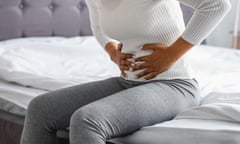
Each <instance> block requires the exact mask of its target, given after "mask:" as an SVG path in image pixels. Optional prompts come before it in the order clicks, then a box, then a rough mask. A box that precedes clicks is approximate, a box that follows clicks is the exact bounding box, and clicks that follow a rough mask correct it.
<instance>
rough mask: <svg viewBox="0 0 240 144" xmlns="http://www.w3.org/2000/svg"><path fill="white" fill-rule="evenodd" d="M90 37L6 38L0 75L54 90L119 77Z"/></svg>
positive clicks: (1, 50) (0, 57)
mask: <svg viewBox="0 0 240 144" xmlns="http://www.w3.org/2000/svg"><path fill="white" fill-rule="evenodd" d="M119 75H120V71H119V68H118V67H117V66H116V65H115V64H114V63H113V62H112V61H111V60H110V58H109V56H108V54H107V53H106V52H105V50H104V49H103V48H102V47H101V46H100V45H99V43H98V42H97V41H96V39H95V38H94V37H93V36H89V37H74V38H63V37H48V38H46V37H45V38H25V39H16V40H8V41H4V42H1V43H0V78H1V79H4V80H6V81H10V82H16V83H19V84H22V85H25V86H32V87H36V88H40V89H47V90H54V89H58V88H63V87H67V86H71V85H75V84H79V83H85V82H90V81H96V80H102V79H106V78H109V77H112V76H119Z"/></svg>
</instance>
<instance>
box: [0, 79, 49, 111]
mask: <svg viewBox="0 0 240 144" xmlns="http://www.w3.org/2000/svg"><path fill="white" fill-rule="evenodd" d="M46 92H47V91H46V90H41V89H36V88H31V87H25V86H21V85H18V84H16V83H9V82H6V81H3V80H0V110H2V111H6V112H8V113H11V114H15V115H19V116H24V115H25V112H26V109H27V106H28V104H29V102H30V101H31V100H32V99H33V98H34V97H36V96H38V95H40V94H43V93H46Z"/></svg>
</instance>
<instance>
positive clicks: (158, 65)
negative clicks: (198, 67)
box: [130, 37, 194, 80]
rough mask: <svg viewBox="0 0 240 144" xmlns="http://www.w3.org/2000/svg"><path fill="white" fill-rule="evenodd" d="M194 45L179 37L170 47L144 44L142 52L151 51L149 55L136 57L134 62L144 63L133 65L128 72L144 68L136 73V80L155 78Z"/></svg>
mask: <svg viewBox="0 0 240 144" xmlns="http://www.w3.org/2000/svg"><path fill="white" fill-rule="evenodd" d="M193 46H194V45H193V44H191V43H189V42H187V41H186V40H184V39H183V38H182V37H179V38H178V39H177V40H176V41H175V42H174V43H173V44H172V45H171V46H169V47H168V46H165V45H161V44H154V43H153V44H145V45H143V48H142V50H149V49H150V50H153V52H152V53H151V54H150V55H147V56H142V57H138V58H136V59H135V61H136V62H137V61H144V62H145V63H143V64H140V65H135V66H132V67H131V68H130V71H131V70H132V71H135V70H140V69H143V68H146V69H145V70H144V71H142V72H140V73H138V74H137V75H136V78H140V77H143V76H146V75H148V76H146V77H145V79H146V80H149V79H152V78H154V77H156V76H157V75H158V74H160V73H162V72H164V71H166V70H167V69H168V68H169V67H170V66H172V65H173V64H174V63H175V62H176V61H177V60H178V59H179V58H180V57H182V55H184V54H185V53H186V52H187V51H188V50H189V49H191V48H192V47H193Z"/></svg>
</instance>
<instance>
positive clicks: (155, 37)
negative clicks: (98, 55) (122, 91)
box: [86, 0, 231, 81]
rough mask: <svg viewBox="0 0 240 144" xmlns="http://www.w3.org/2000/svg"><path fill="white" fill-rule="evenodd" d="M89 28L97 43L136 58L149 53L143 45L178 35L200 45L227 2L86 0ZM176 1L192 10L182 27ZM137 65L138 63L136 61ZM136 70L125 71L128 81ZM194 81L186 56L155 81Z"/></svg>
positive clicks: (168, 42) (166, 42)
mask: <svg viewBox="0 0 240 144" xmlns="http://www.w3.org/2000/svg"><path fill="white" fill-rule="evenodd" d="M86 2H87V5H88V7H89V13H90V20H91V27H92V31H93V33H94V35H95V36H96V38H97V40H98V41H99V42H100V44H101V45H102V46H103V47H105V44H106V43H107V42H109V41H117V42H121V43H122V44H123V48H122V52H125V53H133V54H135V55H136V57H139V56H143V55H148V54H150V53H151V51H143V50H140V48H141V46H142V45H143V44H146V43H161V44H164V45H167V46H169V45H171V44H172V43H174V42H175V41H176V40H177V39H178V38H179V37H180V36H181V37H182V38H183V39H185V40H186V41H188V42H189V43H192V44H194V45H196V44H199V43H201V41H202V40H203V39H205V38H206V37H207V36H208V35H209V33H210V32H211V31H213V29H214V28H215V27H216V26H217V24H218V23H219V22H220V21H221V20H222V19H223V17H224V16H225V15H226V13H227V12H228V11H229V9H230V7H231V4H230V2H229V0H86ZM179 2H181V3H183V4H185V5H188V6H190V7H192V8H193V9H194V15H193V16H192V18H191V19H190V22H189V23H188V25H187V27H186V28H185V25H184V20H183V16H182V11H181V8H180V5H179ZM138 63H140V62H138ZM143 70H144V69H142V70H138V71H134V72H131V71H125V72H126V73H127V75H128V77H123V76H122V77H123V78H125V79H128V80H134V81H146V80H145V79H144V77H142V78H139V79H136V78H135V75H136V74H137V73H139V72H141V71H143ZM176 78H180V79H189V78H194V75H193V72H192V71H191V67H190V66H189V65H188V64H187V60H186V57H185V55H184V56H182V57H181V58H180V59H179V60H178V61H177V62H176V63H175V64H173V65H172V66H171V67H170V68H169V69H168V70H166V71H164V72H162V73H160V74H158V75H157V76H156V77H155V78H153V79H151V80H156V79H176Z"/></svg>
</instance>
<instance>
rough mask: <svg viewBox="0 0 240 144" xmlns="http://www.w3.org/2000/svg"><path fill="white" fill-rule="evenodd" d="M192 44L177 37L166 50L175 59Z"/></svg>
mask: <svg viewBox="0 0 240 144" xmlns="http://www.w3.org/2000/svg"><path fill="white" fill-rule="evenodd" d="M193 46H194V45H192V44H191V43H189V42H187V41H186V40H184V39H183V38H182V37H179V38H178V39H177V40H176V41H175V42H174V43H173V44H172V45H170V46H169V48H168V52H169V54H171V55H172V56H173V57H174V58H175V59H176V60H177V59H179V58H180V57H181V56H182V55H184V54H185V53H186V52H187V51H188V50H189V49H191V48H192V47H193Z"/></svg>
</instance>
